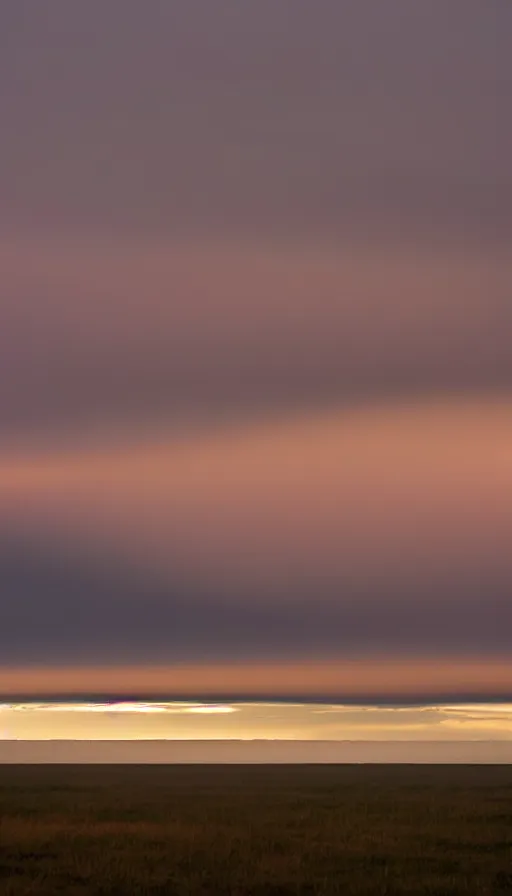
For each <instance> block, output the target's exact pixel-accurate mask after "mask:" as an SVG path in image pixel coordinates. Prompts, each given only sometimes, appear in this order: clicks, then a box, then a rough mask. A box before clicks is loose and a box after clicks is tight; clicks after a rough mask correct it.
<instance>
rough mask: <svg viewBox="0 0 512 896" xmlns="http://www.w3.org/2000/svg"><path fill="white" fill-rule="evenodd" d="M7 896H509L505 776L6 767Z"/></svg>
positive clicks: (511, 822) (480, 770) (503, 769)
mask: <svg viewBox="0 0 512 896" xmlns="http://www.w3.org/2000/svg"><path fill="white" fill-rule="evenodd" d="M0 894H1V896H25V894H26V896H29V894H30V896H57V894H69V896H89V894H98V896H130V894H134V896H142V894H146V896H164V894H169V896H172V894H176V896H182V894H183V896H200V894H201V896H202V894H204V896H212V894H221V896H286V894H297V896H306V894H307V896H330V894H346V896H354V894H364V896H380V894H388V896H395V894H396V896H401V894H404V896H405V894H407V896H415V894H429V896H459V894H475V896H477V894H486V896H487V894H489V896H506V894H512V766H507V765H501V766H499V765H497V766H466V765H465V766H460V765H459V766H456V765H450V766H440V765H436V766H426V765H421V766H413V765H402V766H397V765H379V766H376V765H309V766H297V765H294V766H283V765H279V766H269V765H258V766H256V765H251V766H249V765H239V766H236V765H209V766H198V765H181V766H178V765H169V766H167V765H166V766H162V765H147V766H127V765H117V766H116V765H111V766H98V765H80V766H75V765H74V766H71V765H38V766H27V765H23V766H22V765H4V766H0Z"/></svg>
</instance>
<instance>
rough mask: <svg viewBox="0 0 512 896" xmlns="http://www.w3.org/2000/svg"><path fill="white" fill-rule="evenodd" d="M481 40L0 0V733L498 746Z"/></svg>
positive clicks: (340, 20)
mask: <svg viewBox="0 0 512 896" xmlns="http://www.w3.org/2000/svg"><path fill="white" fill-rule="evenodd" d="M511 34H512V4H510V3H506V2H499V0H487V2H485V3H483V2H480V0H443V2H429V0H419V2H413V3H411V2H410V0H386V2H385V3H381V2H376V0H315V2H314V3H313V2H311V0H282V2H275V0H257V2H252V3H251V2H244V3H242V2H239V0H236V2H235V0H215V2H211V0H186V2H185V0H184V2H168V0H152V2H151V3H141V2H139V0H122V2H121V0H88V2H87V3H83V2H80V0H47V2H46V3H44V4H43V3H39V4H37V3H33V2H30V0H4V2H2V4H1V5H0V85H1V87H0V125H1V131H2V139H1V141H0V699H1V701H2V706H0V738H4V739H6V740H12V739H14V740H15V739H16V738H21V739H25V740H39V739H42V740H46V739H48V738H50V739H51V738H52V737H59V738H62V739H73V738H74V737H79V739H92V740H102V739H106V740H108V739H109V738H113V739H114V740H116V739H130V738H132V739H151V738H153V737H156V738H162V737H165V736H167V734H166V733H168V732H169V731H171V734H170V735H169V736H171V737H176V738H178V739H180V738H181V739H183V740H187V739H196V738H199V739H202V740H210V739H223V738H227V739H241V740H244V739H251V738H256V739H258V738H267V739H280V738H284V739H291V740H294V739H295V740H297V741H309V740H318V741H323V740H338V739H339V740H344V739H348V740H355V741H359V740H372V741H373V740H376V741H393V740H399V741H403V740H410V741H415V740H416V741H424V740H427V741H428V740H431V739H434V740H442V739H443V738H444V739H446V740H454V741H458V740H464V739H466V740H468V741H477V740H484V741H487V740H490V741H496V742H502V741H509V742H510V741H512V727H511V725H512V709H511V705H512V637H511V634H510V633H511V632H512V551H511V544H512V299H511V296H512V253H511V251H510V245H511V239H512V169H511V166H510V159H511V158H512V118H511V116H510V97H511V92H512V56H511V54H510V40H511ZM54 698H55V699H56V698H58V699H59V701H60V703H59V704H58V707H60V708H58V707H57V708H56V706H55V705H54V704H52V702H51V701H52V700H53V699H54ZM32 700H37V701H38V703H37V704H35V703H34V704H33V705H32V704H31V701H32ZM122 700H127V701H131V703H130V704H123V705H124V706H125V711H119V712H117V713H116V712H115V710H112V707H111V706H110V703H109V706H108V707H107V708H106V709H105V708H102V707H101V706H98V704H102V703H103V702H104V701H122ZM176 700H178V701H181V702H180V703H179V704H176V703H174V702H173V701H176ZM76 701H84V702H83V703H81V704H80V703H76ZM151 701H157V704H158V706H160V711H157V709H155V711H154V712H150V711H149V710H148V708H147V707H148V706H149V705H150V704H151ZM162 701H163V702H162ZM251 701H256V702H255V703H253V702H251ZM275 701H285V702H284V703H283V702H280V703H279V702H275ZM489 701H490V702H489ZM75 704H76V705H75ZM132 704H133V705H132ZM337 704H343V706H339V705H337ZM152 705H154V704H152ZM70 706H71V707H72V708H70ZM76 706H78V707H81V709H80V708H79V709H76ZM127 706H128V708H127ZM134 706H136V707H138V708H137V709H134V708H133V707H134ZM173 706H174V709H172V707H173ZM180 706H181V707H182V709H179V707H180ZM52 707H53V708H52ZM94 707H96V709H94ZM130 707H131V708H130ZM141 707H142V709H141ZM144 707H146V709H144ZM177 707H178V708H177ZM191 707H192V708H191ZM194 707H196V709H197V708H198V707H199V711H197V712H195V711H194ZM201 707H202V709H201ZM212 707H213V711H210V710H211V709H212ZM219 707H224V709H225V711H224V712H222V711H221V712H220V713H219V712H216V711H215V708H217V709H218V708H219ZM276 707H280V709H279V711H277V710H276V709H275V708H276ZM397 707H401V709H399V708H397ZM464 707H465V708H464ZM491 709H492V712H491V714H489V712H490V710H491ZM171 710H172V711H171ZM404 713H405V715H404ZM171 718H172V726H171V728H169V727H168V725H170V722H169V719H171ZM77 732H79V733H78V734H77ZM440 733H441V734H440ZM441 735H442V736H441ZM500 749H501V748H500ZM0 752H1V751H0ZM489 755H492V754H489ZM0 759H1V755H0Z"/></svg>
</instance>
